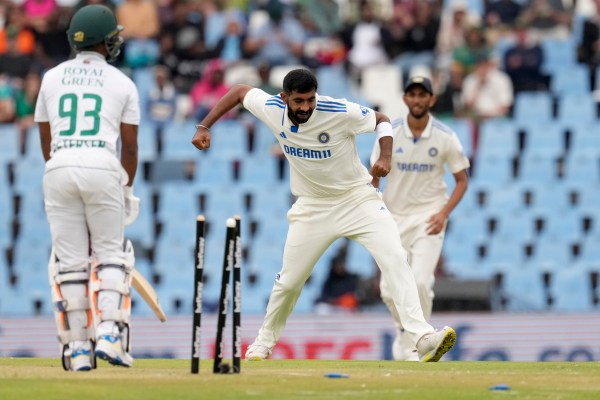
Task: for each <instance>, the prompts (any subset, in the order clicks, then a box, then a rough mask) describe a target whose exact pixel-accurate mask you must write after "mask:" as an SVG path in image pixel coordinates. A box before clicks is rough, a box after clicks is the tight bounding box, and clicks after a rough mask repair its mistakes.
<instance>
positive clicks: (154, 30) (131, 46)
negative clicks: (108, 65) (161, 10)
mask: <svg viewBox="0 0 600 400" xmlns="http://www.w3.org/2000/svg"><path fill="white" fill-rule="evenodd" d="M116 17H117V21H118V22H119V24H120V25H122V26H123V27H124V29H123V31H122V32H121V36H122V37H123V38H124V39H125V43H124V45H123V50H122V51H123V57H124V60H125V62H126V64H127V65H128V66H129V67H131V68H139V67H146V66H149V65H154V64H156V62H157V60H158V58H159V51H160V50H159V45H158V41H157V37H158V34H159V32H160V22H159V18H158V6H157V5H156V3H155V2H154V1H153V0H125V1H123V2H122V3H121V4H119V5H118V6H117V12H116Z"/></svg>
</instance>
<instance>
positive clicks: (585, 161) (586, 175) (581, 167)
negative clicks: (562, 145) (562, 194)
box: [563, 149, 600, 185]
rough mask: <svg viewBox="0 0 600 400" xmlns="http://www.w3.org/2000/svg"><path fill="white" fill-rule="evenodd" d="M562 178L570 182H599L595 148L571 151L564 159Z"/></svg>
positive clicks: (599, 169)
mask: <svg viewBox="0 0 600 400" xmlns="http://www.w3.org/2000/svg"><path fill="white" fill-rule="evenodd" d="M563 179H564V180H565V181H566V182H569V183H571V184H574V183H579V184H582V185H586V184H588V185H597V184H598V183H600V159H599V158H598V153H597V149H587V150H586V149H584V150H577V151H575V150H573V151H571V152H570V153H569V155H568V156H567V157H566V160H565V165H564V176H563Z"/></svg>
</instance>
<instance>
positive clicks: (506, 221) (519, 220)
mask: <svg viewBox="0 0 600 400" xmlns="http://www.w3.org/2000/svg"><path fill="white" fill-rule="evenodd" d="M534 225H535V222H534V221H533V218H532V216H531V215H529V214H528V213H527V212H513V213H511V212H500V213H499V214H498V215H497V218H496V229H495V231H494V238H498V239H500V240H513V241H517V242H520V243H529V242H531V241H532V240H533V238H534V237H535V226H534ZM494 240H495V239H494Z"/></svg>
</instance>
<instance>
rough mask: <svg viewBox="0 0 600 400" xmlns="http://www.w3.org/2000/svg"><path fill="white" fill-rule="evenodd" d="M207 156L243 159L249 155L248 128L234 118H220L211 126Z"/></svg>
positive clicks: (211, 157)
mask: <svg viewBox="0 0 600 400" xmlns="http://www.w3.org/2000/svg"><path fill="white" fill-rule="evenodd" d="M210 130H211V143H210V149H209V150H208V151H207V154H208V156H209V158H210V159H211V160H212V159H215V158H223V159H225V160H243V159H244V158H245V157H247V156H248V155H249V151H248V129H247V128H246V126H245V125H244V124H242V123H241V122H239V121H237V120H234V119H225V120H220V121H219V122H217V123H216V124H214V125H213V126H212V127H211V129H210Z"/></svg>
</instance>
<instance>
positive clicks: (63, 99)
mask: <svg viewBox="0 0 600 400" xmlns="http://www.w3.org/2000/svg"><path fill="white" fill-rule="evenodd" d="M34 118H35V122H50V129H51V132H52V145H51V146H52V147H51V155H53V154H54V153H56V152H58V151H60V150H62V149H94V148H104V149H106V150H108V151H109V152H111V153H112V154H113V155H115V156H116V155H117V141H118V139H119V136H120V134H121V128H120V126H121V123H126V124H131V125H139V123H140V106H139V95H138V91H137V88H136V86H135V84H134V83H133V81H132V80H131V79H130V78H129V77H127V76H126V75H125V74H123V73H122V72H121V71H119V70H118V69H117V68H115V67H114V66H112V65H110V64H109V63H108V62H106V59H105V58H104V57H103V56H102V55H101V54H99V53H95V52H81V53H79V54H77V56H76V58H74V59H72V60H69V61H65V62H63V63H61V64H59V65H57V66H56V67H54V68H52V69H50V70H49V71H48V72H46V73H45V74H44V77H43V79H42V85H41V89H40V93H39V95H38V98H37V104H36V107H35V116H34ZM91 154H93V152H91Z"/></svg>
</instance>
